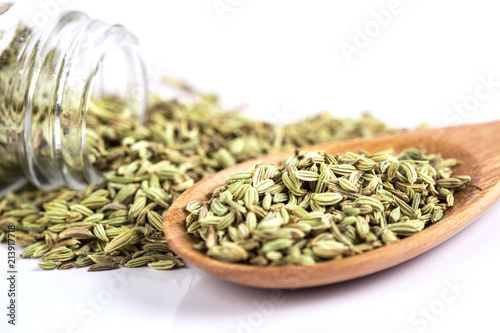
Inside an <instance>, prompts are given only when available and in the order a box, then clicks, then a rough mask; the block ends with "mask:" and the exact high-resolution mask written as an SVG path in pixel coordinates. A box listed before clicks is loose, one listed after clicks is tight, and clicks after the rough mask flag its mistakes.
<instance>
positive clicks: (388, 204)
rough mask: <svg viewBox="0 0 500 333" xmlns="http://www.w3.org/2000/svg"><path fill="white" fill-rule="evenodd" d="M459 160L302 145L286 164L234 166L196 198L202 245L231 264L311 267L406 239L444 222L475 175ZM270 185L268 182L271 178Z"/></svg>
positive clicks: (194, 217) (193, 214) (193, 207)
mask: <svg viewBox="0 0 500 333" xmlns="http://www.w3.org/2000/svg"><path fill="white" fill-rule="evenodd" d="M455 165H457V161H456V160H453V159H443V158H442V157H441V156H440V155H436V154H426V153H425V152H422V151H419V150H416V149H408V150H405V151H403V152H402V153H399V154H394V153H393V152H383V153H378V154H374V155H370V154H368V153H366V152H365V153H360V154H355V153H346V154H345V155H343V156H340V155H335V156H333V155H330V154H327V153H324V152H316V151H301V152H298V153H296V154H295V155H293V156H290V157H289V158H287V159H286V160H285V161H283V163H282V164H281V165H279V166H275V165H260V164H258V165H255V167H253V168H252V169H251V170H248V171H245V172H239V173H237V174H233V175H232V176H230V177H229V178H228V180H227V181H226V183H225V185H223V186H221V187H219V188H217V189H216V190H215V192H214V193H213V195H212V198H211V199H210V200H209V201H205V202H191V203H189V204H188V205H187V207H186V209H187V210H188V211H189V212H190V214H189V215H188V217H187V219H186V222H187V226H188V233H191V234H193V235H195V236H196V237H198V238H200V242H199V243H198V244H196V245H195V248H196V249H198V250H200V251H203V252H205V253H206V254H207V255H208V256H210V257H213V258H215V259H217V260H221V261H226V262H241V263H247V264H251V265H259V266H263V265H287V264H303V265H309V264H314V263H316V262H319V261H324V260H330V259H340V258H343V257H346V256H352V255H355V254H358V253H362V252H366V251H369V250H372V249H374V248H377V247H381V246H383V245H384V244H390V243H394V242H397V241H399V240H400V239H402V238H404V237H408V236H411V235H414V234H416V233H418V232H420V231H422V230H423V229H424V228H425V227H426V226H427V225H430V224H432V223H435V222H437V221H439V220H440V219H441V218H442V217H443V213H444V212H445V211H446V210H447V209H448V208H449V207H451V206H452V205H453V201H454V200H453V198H454V194H455V192H456V191H460V190H462V189H464V188H465V187H466V186H467V185H468V184H469V183H470V180H471V179H470V177H469V176H455V175H452V170H451V168H452V167H453V166H455ZM263 184H265V185H263Z"/></svg>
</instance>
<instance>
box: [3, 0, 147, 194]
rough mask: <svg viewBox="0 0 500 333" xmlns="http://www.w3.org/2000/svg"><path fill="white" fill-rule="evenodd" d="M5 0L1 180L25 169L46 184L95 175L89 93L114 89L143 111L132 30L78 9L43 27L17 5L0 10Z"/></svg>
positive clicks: (142, 79) (80, 182)
mask: <svg viewBox="0 0 500 333" xmlns="http://www.w3.org/2000/svg"><path fill="white" fill-rule="evenodd" d="M8 6H9V5H8V4H5V3H4V4H2V3H0V156H1V157H0V184H6V183H9V182H12V181H14V180H16V179H18V178H19V177H26V178H27V179H28V180H29V181H30V182H31V183H32V184H34V185H35V186H37V187H38V188H42V189H47V190H50V189H55V188H58V187H61V186H67V187H70V188H73V189H81V188H83V187H84V186H86V185H87V184H89V183H93V182H99V181H100V180H101V179H102V175H101V174H100V172H98V171H97V170H95V169H94V168H93V167H92V165H91V163H90V162H89V158H88V156H87V150H86V142H85V126H86V123H85V119H86V112H87V107H88V103H89V99H90V97H91V95H94V96H95V97H97V98H98V97H103V96H106V95H113V96H117V97H119V98H120V99H123V102H124V105H127V109H126V110H124V112H132V113H135V114H136V115H137V116H138V117H140V118H141V120H142V119H143V118H144V117H145V112H146V103H147V82H146V70H145V66H144V62H143V60H142V57H141V56H140V53H139V51H138V41H137V38H136V37H135V36H134V35H132V34H131V33H130V32H129V31H127V30H126V29H125V28H124V27H123V26H120V25H109V24H106V23H104V22H102V21H99V20H92V19H91V18H90V17H88V16H87V15H86V14H84V13H81V12H68V13H65V14H62V15H60V16H59V17H57V18H56V19H55V20H54V23H52V24H50V25H47V26H45V27H44V28H43V29H40V28H37V27H35V26H30V25H29V24H27V23H25V22H22V13H19V12H16V11H15V6H13V7H11V8H9V9H8V10H7V11H6V12H5V13H3V14H1V12H2V11H3V10H4V9H6V8H7V7H8ZM9 16H10V17H9ZM12 17H15V18H16V19H15V20H12ZM2 21H3V22H2ZM12 22H15V24H12ZM19 22H20V23H19ZM6 23H7V24H10V27H8V28H5V27H4V24H6Z"/></svg>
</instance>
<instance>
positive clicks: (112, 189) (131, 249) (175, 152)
mask: <svg viewBox="0 0 500 333" xmlns="http://www.w3.org/2000/svg"><path fill="white" fill-rule="evenodd" d="M182 89H183V90H184V91H185V92H188V93H190V94H192V101H191V102H189V103H181V102H179V101H176V100H166V99H161V98H158V97H156V98H154V99H153V100H152V102H151V104H150V107H149V112H148V120H147V123H146V124H145V125H141V124H140V123H139V122H138V121H137V120H136V119H135V118H133V117H128V116H125V115H124V112H123V109H124V108H125V106H123V105H120V104H119V103H116V102H115V101H113V100H112V99H103V100H92V101H91V103H90V105H89V110H88V114H87V130H86V138H87V151H88V155H89V159H90V162H91V163H92V164H93V166H94V167H95V168H96V169H98V170H101V171H103V172H105V173H104V175H105V179H106V180H105V182H103V183H102V184H95V185H90V186H88V187H87V188H86V189H85V190H84V191H81V192H78V191H73V190H68V189H60V190H57V191H53V192H44V191H40V190H37V189H34V188H26V189H25V190H23V191H21V192H19V193H15V194H14V193H11V194H9V195H7V196H6V197H5V198H3V199H2V200H1V201H0V241H2V240H4V238H5V235H6V231H7V230H8V226H9V225H14V226H15V228H16V231H15V236H16V244H18V245H21V246H26V247H25V249H24V251H23V254H22V255H21V256H22V257H24V258H40V259H41V261H42V262H41V263H40V264H39V265H40V267H41V268H42V269H47V270H50V269H55V268H59V269H69V268H74V267H88V270H89V271H102V270H110V269H116V268H119V267H121V266H125V267H140V266H146V265H147V266H149V267H150V268H153V269H161V270H166V269H172V268H175V267H180V266H183V262H182V261H181V260H180V259H179V258H178V257H177V256H176V255H175V254H174V253H172V251H170V249H169V247H168V245H167V243H166V240H165V237H164V234H163V230H162V221H163V217H164V214H165V212H166V210H167V209H168V208H169V207H170V205H171V203H172V202H173V200H175V199H176V198H177V197H178V196H179V195H180V194H181V193H182V192H183V191H185V190H186V189H187V188H189V187H190V186H192V185H193V184H194V183H195V182H197V181H199V180H201V179H203V178H206V177H207V176H210V175H211V174H213V173H214V172H216V171H219V170H221V169H224V168H226V167H229V166H232V165H234V164H236V163H239V162H242V161H245V160H248V159H251V158H255V157H258V156H261V155H264V154H269V153H274V152H278V151H284V150H289V149H293V148H296V147H301V146H306V145H310V144H315V143H320V142H330V141H337V140H345V139H351V138H357V137H371V136H377V135H382V134H388V133H392V132H394V130H393V129H390V128H388V127H387V126H386V125H384V124H383V123H381V122H380V121H378V120H376V119H375V118H373V117H372V116H370V115H367V114H365V115H363V116H362V118H360V119H357V120H353V119H337V118H333V117H331V116H330V115H329V114H327V113H324V114H320V115H318V116H316V117H312V118H309V119H306V120H304V121H301V122H300V123H296V124H289V125H285V126H274V125H271V124H267V123H264V122H260V121H255V120H250V119H248V118H244V117H241V116H240V115H238V114H237V113H235V112H226V111H224V110H223V109H221V108H220V107H219V105H218V102H217V98H216V97H215V96H213V95H206V94H200V93H197V92H194V91H193V90H192V89H191V88H189V87H186V86H182ZM299 175H300V174H299ZM300 177H305V178H307V177H314V176H311V175H309V174H304V175H302V176H300ZM365 177H366V176H365ZM271 178H272V177H271ZM271 178H270V179H267V180H271ZM245 181H246V180H245ZM263 182H265V180H264V181H263ZM308 182H314V180H313V179H312V178H311V180H308ZM264 185H265V183H264V184H261V185H260V186H261V187H262V188H261V189H259V191H260V192H262V191H263V190H264V188H263V187H264ZM299 190H300V189H299ZM262 193H263V192H262ZM276 194H277V193H276ZM273 195H274V194H273ZM280 196H281V197H280ZM280 196H277V197H276V200H278V202H286V201H287V198H286V193H282V194H280ZM259 197H260V194H259ZM253 200H255V198H254V199H253ZM266 200H267V199H266ZM273 200H274V197H273ZM259 201H260V199H259ZM235 203H238V200H236V201H235ZM254 203H255V202H254ZM255 204H256V203H255ZM214 205H215V204H214ZM238 205H239V204H238ZM354 208H356V207H354ZM220 209H221V210H224V209H227V210H228V211H229V212H230V213H231V214H236V216H237V218H238V219H239V216H240V215H238V213H235V208H234V207H227V203H226V202H224V203H223V202H220ZM236 212H237V210H236ZM239 214H243V213H242V212H240V213H239ZM235 220H236V219H235ZM259 220H260V218H259ZM229 226H230V224H228V226H227V227H229ZM198 232H199V231H198ZM221 239H222V238H221ZM228 244H229V243H228ZM227 246H229V247H231V246H233V245H227ZM239 249H240V246H238V248H237V250H235V251H238V250H239ZM273 250H274V252H272V253H275V252H276V251H278V252H279V251H281V250H279V249H278V250H276V249H275V248H273ZM241 252H242V253H241V254H240V256H242V257H243V256H244V255H245V254H246V255H248V252H247V250H244V251H241ZM267 260H269V259H267Z"/></svg>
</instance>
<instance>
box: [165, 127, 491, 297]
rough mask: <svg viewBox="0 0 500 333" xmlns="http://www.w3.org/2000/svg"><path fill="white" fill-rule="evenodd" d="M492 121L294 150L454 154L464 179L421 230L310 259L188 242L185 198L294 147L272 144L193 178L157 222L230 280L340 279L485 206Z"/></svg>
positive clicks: (308, 282) (274, 283)
mask: <svg viewBox="0 0 500 333" xmlns="http://www.w3.org/2000/svg"><path fill="white" fill-rule="evenodd" d="M499 145H500V121H497V122H491V123H484V124H476V125H463V126H454V127H446V128H438V129H427V130H418V131H414V132H406V133H400V134H395V135H389V136H384V137H379V138H372V139H356V140H349V141H343V142H335V143H326V144H319V145H314V146H309V147H303V148H300V150H321V151H325V152H327V153H330V154H336V153H339V154H344V153H345V152H348V151H353V152H357V151H358V150H365V151H368V152H371V153H376V152H379V151H383V150H388V149H393V150H394V151H396V152H399V151H402V150H404V149H407V148H418V149H421V150H425V151H427V152H428V153H440V154H441V155H442V156H443V157H444V158H456V159H458V160H459V161H460V162H461V164H460V165H459V166H458V167H457V168H455V169H454V170H453V172H454V174H457V175H460V174H464V175H470V176H471V178H472V184H474V185H476V186H478V187H480V188H481V189H478V188H476V187H474V186H468V187H467V188H466V189H465V190H463V191H460V192H457V193H456V195H455V202H454V206H453V207H451V208H450V209H449V210H447V211H446V213H445V215H444V217H443V219H442V220H441V221H439V222H437V223H436V224H433V225H431V226H428V227H426V228H425V229H424V230H423V231H422V232H419V233H417V234H415V235H413V236H410V237H407V238H404V239H402V240H401V241H399V242H396V243H393V244H390V245H385V246H382V247H380V248H377V249H374V250H371V251H368V252H364V253H362V254H357V255H354V256H350V257H345V258H342V259H339V260H330V261H323V262H320V263H317V264H314V265H310V266H300V265H286V266H266V267H260V266H252V265H248V264H235V263H226V262H222V261H218V260H215V259H213V258H210V257H208V256H206V255H205V254H203V253H201V252H199V251H197V250H195V249H194V248H193V245H194V244H196V243H198V242H199V239H197V238H196V237H194V236H193V235H189V234H187V232H186V224H185V219H186V217H187V215H188V212H187V211H186V210H185V207H186V205H187V204H188V203H189V202H191V201H194V200H196V201H203V200H209V199H210V197H211V194H212V192H213V190H214V189H215V188H217V187H218V186H220V185H223V184H224V181H225V180H226V179H227V178H228V177H229V176H230V175H231V174H233V173H235V172H240V171H245V170H247V169H249V168H251V167H253V166H254V165H255V164H256V163H257V162H261V163H265V164H268V163H275V164H279V163H281V161H283V160H284V159H285V158H286V157H288V156H290V155H292V154H293V153H294V151H287V152H280V153H277V154H273V155H268V156H264V157H261V158H258V159H254V160H250V161H247V162H244V163H240V164H238V165H235V166H233V167H231V168H228V169H225V170H222V171H220V172H218V173H216V174H214V175H213V176H211V177H209V178H207V179H205V180H203V181H201V182H199V183H197V184H195V185H194V186H192V187H191V188H189V189H188V190H186V191H185V192H184V193H183V194H182V195H181V196H180V197H179V198H177V200H175V201H174V203H173V204H172V206H171V207H170V209H169V210H168V212H167V214H166V215H165V220H164V224H163V229H164V232H165V235H166V238H167V241H168V243H169V245H170V247H171V249H172V250H173V251H174V252H175V253H176V254H177V255H179V256H180V257H181V258H182V259H184V260H185V261H186V262H187V263H189V264H192V265H193V266H196V267H198V268H199V269H202V270H204V271H206V272H208V273H210V274H213V275H215V276H218V277H220V278H222V279H225V280H228V281H232V282H235V283H239V284H243V285H248V286H254V287H261V288H291V289H292V288H304V287H313V286H320V285H325V284H330V283H336V282H341V281H346V280H350V279H354V278H358V277H361V276H365V275H368V274H372V273H375V272H378V271H381V270H383V269H386V268H389V267H392V266H395V265H398V264H400V263H402V262H404V261H407V260H409V259H411V258H414V257H415V256H418V255H419V254H422V253H423V252H425V251H427V250H430V249H431V248H433V247H435V246H437V245H438V244H440V243H442V242H443V241H445V240H447V239H448V238H450V237H451V236H453V235H454V234H456V233H457V232H459V231H460V230H462V229H463V228H465V227H466V226H467V225H469V224H470V223H471V222H473V221H474V220H475V219H476V218H477V217H479V216H480V215H481V214H482V213H484V212H485V211H486V209H488V208H489V207H490V206H491V205H492V204H493V203H494V202H495V201H496V200H498V199H499V198H500V147H499Z"/></svg>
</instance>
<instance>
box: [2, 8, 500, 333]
mask: <svg viewBox="0 0 500 333" xmlns="http://www.w3.org/2000/svg"><path fill="white" fill-rule="evenodd" d="M23 2H26V3H32V4H31V5H30V6H31V11H30V12H29V13H28V14H26V17H25V18H26V19H28V20H33V19H35V18H37V19H39V20H41V19H42V18H43V17H44V15H45V16H47V17H52V16H54V13H56V12H60V11H63V10H67V9H79V10H83V11H85V12H88V13H89V14H90V15H91V16H93V17H95V18H101V19H104V20H106V21H108V22H113V23H115V22H116V23H123V24H124V25H126V26H127V27H128V28H129V30H131V31H133V32H134V33H135V34H136V35H137V36H138V37H139V39H140V41H141V44H142V49H143V50H144V55H145V57H146V59H147V61H148V63H149V65H150V72H151V75H152V76H153V77H155V76H157V75H159V74H170V75H175V76H178V77H182V78H185V79H187V80H188V81H189V82H191V83H192V84H194V85H195V86H197V87H199V88H201V89H203V90H209V91H213V92H217V93H220V94H221V95H222V101H223V103H224V104H225V105H227V106H229V107H232V106H237V105H240V104H244V103H247V102H249V103H251V106H250V108H249V109H247V111H246V112H247V115H249V116H251V117H256V118H272V119H273V120H274V121H275V122H278V123H280V122H281V123H283V122H287V121H291V120H294V119H300V118H303V117H305V116H308V115H314V114H316V113H318V112H320V111H322V110H326V109H328V110H330V111H331V112H332V114H334V115H335V116H349V117H358V116H360V114H361V113H362V112H364V111H367V110H369V111H371V112H372V113H374V114H375V115H377V117H379V118H381V119H382V120H383V121H385V122H387V123H389V124H391V125H393V126H397V127H406V128H415V127H417V126H418V124H420V123H422V122H425V121H428V122H429V123H430V124H431V125H432V126H435V127H436V126H450V125H455V124H459V123H472V122H484V121H492V120H498V119H500V115H499V109H500V96H499V95H500V41H499V31H500V20H499V19H498V9H499V8H498V6H496V5H495V3H494V2H493V1H440V2H439V4H438V3H436V1H430V0H420V1H417V0H414V1H410V0H401V1H399V2H396V4H397V3H399V5H397V6H396V8H397V9H396V11H394V10H393V14H390V18H388V16H387V15H385V16H384V15H382V16H384V22H383V25H384V26H381V24H380V23H376V22H377V21H376V20H375V16H377V14H376V13H379V14H380V13H381V11H382V13H386V12H384V10H387V9H389V8H394V6H393V5H391V2H390V1H388V0H384V1H381V0H377V1H373V0H372V1H367V0H363V1H335V2H334V1H284V0H283V1H255V0H254V1H249V0H248V1H244V0H241V1H237V0H221V1H213V0H205V1H161V2H160V1H146V0H142V1H137V0H135V1H120V2H117V1H116V2H113V3H112V2H111V1H107V2H104V1H89V0H86V1H83V0H81V1H76V0H75V1H71V0H65V1H62V0H60V1H57V0H46V1H43V0H40V1H25V0H23ZM63 3H64V4H63ZM214 3H215V4H219V6H221V7H220V8H222V6H224V5H226V6H230V7H229V8H228V7H225V8H226V11H225V12H221V11H218V10H217V9H215V7H214ZM47 4H49V5H47ZM373 13H375V15H374V14H373ZM378 16H379V17H380V15H378ZM365 29H371V30H369V31H368V33H369V35H371V36H367V37H366V36H365V37H364V38H363V35H364V33H363V32H362V33H360V32H359V31H364V30H365ZM365 31H366V30H365ZM342 48H344V49H347V48H349V49H350V50H351V51H353V50H354V51H355V52H356V53H353V54H351V55H350V56H349V55H348V56H346V54H345V53H344V52H343V51H342ZM354 48H355V49H354ZM488 80H489V81H490V83H489V84H487V83H484V82H485V81H488ZM153 83H154V82H153ZM460 109H461V110H462V111H460ZM494 149H496V150H497V151H498V147H496V148H495V147H492V150H494ZM466 162H472V161H466ZM499 216H500V205H499V204H496V205H495V206H493V208H491V209H490V210H489V211H488V212H487V213H485V214H484V215H483V216H482V217H481V218H479V219H478V220H477V221H476V222H474V223H473V224H472V225H471V226H469V227H468V228H466V229H465V230H464V231H462V232H461V233H459V234H458V235H456V236H455V237H453V238H452V239H450V240H449V241H447V242H445V243H444V244H442V245H440V246H438V247H437V248H435V249H433V250H432V251H429V252H427V253H426V254H424V255H421V256H419V257H417V258H416V259H414V260H411V261H409V262H407V263H404V264H402V265H399V266H397V267H395V268H392V269H389V270H386V271H383V272H380V273H377V274H374V275H372V276H369V277H365V278H361V279H357V280H354V281H350V282H345V283H340V284H336V285H330V286H325V287H319V288H313V289H306V290H295V291H284V292H283V294H281V295H279V296H281V297H280V301H279V302H274V303H273V302H272V300H273V297H272V296H273V294H272V291H270V290H260V289H253V288H247V287H242V286H238V285H235V284H231V283H228V282H225V281H222V280H220V279H217V278H215V277H212V276H210V275H208V274H205V273H204V272H201V271H199V270H197V269H194V268H192V267H188V268H185V269H179V270H174V271H170V272H158V271H152V270H149V269H146V268H145V269H120V270H117V271H113V272H102V273H87V272H86V271H85V270H84V269H78V270H77V269H72V270H67V271H51V272H45V271H42V270H41V269H39V267H38V265H37V264H36V263H37V261H36V260H19V261H18V270H19V276H18V279H19V280H18V285H17V288H18V297H17V305H18V318H17V326H16V327H15V328H13V327H12V326H10V325H7V324H6V321H7V318H6V316H5V313H6V312H7V310H6V309H5V307H6V304H7V303H6V302H7V284H6V278H5V277H3V276H4V273H2V275H0V281H1V282H0V309H3V310H0V331H1V332H31V331H33V332H34V331H36V332H115V331H118V330H120V331H122V332H133V331H139V330H141V331H151V332H152V331H155V332H158V331H160V330H161V331H163V332H271V331H273V332H302V331H307V332H313V331H319V330H321V331H328V332H330V331H331V332H334V331H335V332H384V333H387V332H389V333H391V332H397V333H403V332H408V333H411V332H445V331H446V332H472V331H475V332H493V331H495V330H496V331H498V327H497V325H498V301H497V300H498V299H499V298H500V289H499V287H498V276H499V274H498V271H499V269H498V262H499V259H500V258H499V257H500V243H499V242H498V235H499V232H500V226H499V223H498V219H499ZM20 250H21V249H18V251H19V252H20ZM6 257H7V254H6V250H5V246H3V245H2V246H0V271H1V272H6V270H7V269H6V266H5V265H6V262H7V258H6ZM450 285H458V286H459V287H456V288H455V289H454V291H453V290H450V287H449V286H450ZM457 288H458V289H457ZM445 300H446V302H444V301H445ZM425 309H428V310H427V311H428V312H429V314H430V315H429V317H427V319H425V318H426V317H424V316H423V315H422V314H421V312H420V311H426V310H425Z"/></svg>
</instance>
